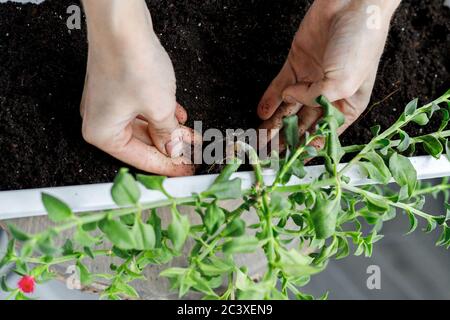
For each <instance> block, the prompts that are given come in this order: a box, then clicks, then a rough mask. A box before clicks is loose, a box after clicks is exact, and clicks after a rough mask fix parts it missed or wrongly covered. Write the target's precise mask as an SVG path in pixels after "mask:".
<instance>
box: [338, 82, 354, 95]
mask: <svg viewBox="0 0 450 320" xmlns="http://www.w3.org/2000/svg"><path fill="white" fill-rule="evenodd" d="M357 91H358V86H357V85H355V84H354V83H353V82H352V81H343V82H341V83H339V85H338V86H337V92H338V94H339V96H341V97H342V98H349V97H351V96H353V95H354V94H355V93H356V92H357Z"/></svg>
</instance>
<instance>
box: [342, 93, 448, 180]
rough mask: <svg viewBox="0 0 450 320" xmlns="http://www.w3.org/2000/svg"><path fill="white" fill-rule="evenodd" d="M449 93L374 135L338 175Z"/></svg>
mask: <svg viewBox="0 0 450 320" xmlns="http://www.w3.org/2000/svg"><path fill="white" fill-rule="evenodd" d="M449 96H450V94H449V93H447V94H445V95H444V96H442V97H440V98H438V99H436V100H435V101H433V102H431V103H429V104H427V105H425V106H423V107H422V108H420V109H418V110H417V111H416V112H414V114H412V115H409V116H406V117H405V119H404V120H403V121H397V122H396V123H395V124H394V125H393V126H392V127H390V128H389V129H387V130H386V131H385V132H383V133H382V134H380V135H379V136H377V137H375V138H374V139H373V140H372V141H371V142H369V143H368V144H367V145H365V146H364V147H363V148H362V150H361V151H360V152H359V153H358V154H357V155H356V156H355V157H354V158H353V159H352V160H351V161H350V162H349V163H348V164H347V165H346V166H345V167H344V168H343V169H342V170H341V171H340V172H339V175H340V176H342V175H343V174H344V173H345V172H346V171H347V170H348V169H349V168H351V167H352V166H353V165H354V164H356V163H357V162H359V161H360V160H361V159H362V157H363V156H364V155H365V154H366V153H367V152H369V151H371V150H373V149H374V147H375V145H376V144H377V143H378V142H379V141H381V140H384V139H386V138H388V137H390V136H391V135H393V134H395V133H396V132H398V130H400V129H401V128H403V127H404V126H406V125H407V124H408V123H410V122H411V121H412V120H413V119H414V118H415V117H417V115H418V114H420V113H424V112H426V110H427V109H428V108H430V107H431V106H432V105H433V104H437V105H439V104H441V103H443V102H447V101H448V100H447V99H448V98H449Z"/></svg>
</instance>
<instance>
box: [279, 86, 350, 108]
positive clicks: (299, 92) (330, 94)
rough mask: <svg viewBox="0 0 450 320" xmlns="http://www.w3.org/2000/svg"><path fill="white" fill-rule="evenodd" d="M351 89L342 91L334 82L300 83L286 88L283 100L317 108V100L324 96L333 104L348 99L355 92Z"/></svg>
mask: <svg viewBox="0 0 450 320" xmlns="http://www.w3.org/2000/svg"><path fill="white" fill-rule="evenodd" d="M352 91H353V90H351V89H345V90H343V89H341V88H340V86H339V85H337V84H336V83H335V81H332V80H321V81H318V82H314V83H298V84H295V85H292V86H290V87H288V88H286V89H285V90H284V91H283V93H282V95H283V100H284V101H287V102H290V103H292V102H294V101H297V102H298V103H301V104H304V105H307V106H310V107H317V106H318V103H317V102H316V99H317V98H318V97H319V96H321V95H323V96H325V97H327V98H328V100H330V101H331V102H334V101H337V100H341V99H345V98H348V97H350V96H352V95H353V94H354V93H355V92H356V90H355V92H352Z"/></svg>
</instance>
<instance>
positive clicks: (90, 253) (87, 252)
mask: <svg viewBox="0 0 450 320" xmlns="http://www.w3.org/2000/svg"><path fill="white" fill-rule="evenodd" d="M83 251H84V253H86V254H87V256H88V257H89V258H91V259H95V255H94V252H93V251H92V249H91V248H90V247H84V248H83Z"/></svg>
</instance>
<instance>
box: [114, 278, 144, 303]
mask: <svg viewBox="0 0 450 320" xmlns="http://www.w3.org/2000/svg"><path fill="white" fill-rule="evenodd" d="M115 286H116V290H118V292H120V293H122V294H124V295H125V296H127V297H129V298H136V299H137V298H139V294H138V293H137V291H136V289H134V288H133V287H132V286H130V285H129V284H128V283H125V282H122V281H118V282H115Z"/></svg>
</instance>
